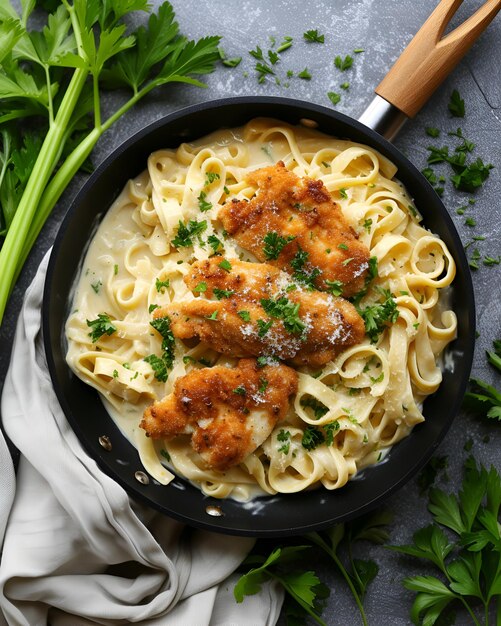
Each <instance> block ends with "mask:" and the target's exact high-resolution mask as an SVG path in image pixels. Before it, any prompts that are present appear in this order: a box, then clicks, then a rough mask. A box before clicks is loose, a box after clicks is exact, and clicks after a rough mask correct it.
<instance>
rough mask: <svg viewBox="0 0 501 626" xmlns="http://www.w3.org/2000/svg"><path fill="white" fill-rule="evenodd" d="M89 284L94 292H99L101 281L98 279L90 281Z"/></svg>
mask: <svg viewBox="0 0 501 626" xmlns="http://www.w3.org/2000/svg"><path fill="white" fill-rule="evenodd" d="M90 286H91V287H92V289H93V290H94V291H95V293H99V290H100V289H101V287H102V286H103V283H102V282H101V281H100V280H96V282H95V283H91V285H90Z"/></svg>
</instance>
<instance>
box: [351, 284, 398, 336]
mask: <svg viewBox="0 0 501 626" xmlns="http://www.w3.org/2000/svg"><path fill="white" fill-rule="evenodd" d="M379 292H380V293H381V295H382V296H383V298H384V300H383V301H382V302H380V303H377V304H372V305H370V306H368V307H366V308H365V309H361V308H359V307H358V308H357V310H358V312H359V314H360V316H361V317H362V319H363V320H364V323H365V332H366V334H367V336H368V337H369V339H370V340H371V343H376V342H377V340H378V339H379V336H380V334H381V333H382V332H383V330H384V329H385V328H386V327H387V326H388V324H394V323H395V322H396V321H397V319H398V315H399V313H398V309H397V303H396V300H395V298H394V296H393V294H392V293H391V292H390V291H389V289H381V288H380V289H379Z"/></svg>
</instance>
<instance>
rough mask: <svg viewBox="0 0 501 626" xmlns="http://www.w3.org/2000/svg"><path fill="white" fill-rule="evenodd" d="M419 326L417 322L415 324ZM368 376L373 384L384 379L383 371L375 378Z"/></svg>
mask: <svg viewBox="0 0 501 626" xmlns="http://www.w3.org/2000/svg"><path fill="white" fill-rule="evenodd" d="M417 325H418V326H419V323H418V324H417ZM414 327H415V328H416V324H414ZM369 378H370V379H371V383H372V384H373V385H377V384H378V383H382V382H383V380H384V372H381V374H379V376H378V377H377V378H375V377H374V376H369Z"/></svg>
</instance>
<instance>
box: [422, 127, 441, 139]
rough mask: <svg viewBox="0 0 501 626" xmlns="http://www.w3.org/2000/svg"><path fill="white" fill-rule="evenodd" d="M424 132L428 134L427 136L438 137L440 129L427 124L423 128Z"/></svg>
mask: <svg viewBox="0 0 501 626" xmlns="http://www.w3.org/2000/svg"><path fill="white" fill-rule="evenodd" d="M425 132H426V134H427V135H428V137H434V138H436V137H440V130H439V129H438V128H435V127H433V126H427V127H426V128H425Z"/></svg>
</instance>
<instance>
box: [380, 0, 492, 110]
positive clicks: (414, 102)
mask: <svg viewBox="0 0 501 626" xmlns="http://www.w3.org/2000/svg"><path fill="white" fill-rule="evenodd" d="M461 2H462V0H442V1H441V2H440V3H439V5H438V6H437V8H436V9H435V10H434V11H433V13H432V14H431V15H430V17H429V18H428V19H427V20H426V22H425V23H424V24H423V26H422V27H421V29H420V30H419V31H418V33H417V34H416V35H415V37H414V39H412V41H411V42H410V44H409V45H408V46H407V48H406V49H405V50H404V51H403V52H402V54H401V55H400V57H399V58H398V59H397V61H396V63H395V65H394V66H393V67H392V68H391V70H390V71H389V72H388V74H387V75H386V76H385V77H384V78H383V80H382V81H381V82H380V83H379V85H378V86H377V88H376V93H377V94H378V95H380V96H381V97H382V98H384V99H385V100H387V101H388V102H390V103H391V104H393V105H394V106H396V107H397V108H398V109H400V110H401V111H402V112H403V113H405V115H407V116H408V117H414V116H415V115H416V113H417V112H418V111H419V110H420V109H421V107H422V106H423V105H424V104H425V102H426V101H427V100H428V98H429V97H430V96H431V94H432V93H433V92H434V91H435V89H436V88H437V87H438V86H439V85H440V83H441V82H442V81H443V80H444V78H445V77H446V76H447V75H448V74H449V72H450V71H451V70H452V69H453V68H454V67H455V66H456V65H457V63H458V62H459V61H460V60H461V59H462V58H463V56H464V55H465V54H466V53H467V52H468V50H469V49H470V48H471V46H472V45H473V43H474V42H475V40H476V39H477V37H478V36H479V35H480V34H481V33H482V32H483V31H484V29H485V28H487V26H488V25H489V24H490V23H491V21H492V20H493V19H494V17H495V16H496V14H497V13H498V11H499V10H500V9H501V0H487V2H485V4H483V5H482V6H481V7H480V8H479V9H478V10H477V11H476V13H474V14H473V15H472V16H471V17H469V18H468V19H467V20H466V21H465V22H463V24H461V26H458V27H457V28H456V29H455V30H453V31H452V32H450V33H449V34H448V35H446V36H445V37H444V38H442V35H443V33H444V31H445V29H446V27H447V24H448V23H449V21H450V19H451V17H452V16H453V15H454V13H455V12H456V10H457V8H458V7H459V5H460V4H461Z"/></svg>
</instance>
